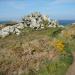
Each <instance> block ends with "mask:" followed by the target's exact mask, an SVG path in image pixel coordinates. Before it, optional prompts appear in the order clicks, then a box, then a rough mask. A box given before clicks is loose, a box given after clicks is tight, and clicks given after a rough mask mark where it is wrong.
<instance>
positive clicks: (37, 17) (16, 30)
mask: <svg viewBox="0 0 75 75" xmlns="http://www.w3.org/2000/svg"><path fill="white" fill-rule="evenodd" d="M25 27H30V28H33V29H35V30H38V29H44V28H49V27H59V25H58V23H57V21H56V20H52V19H49V18H48V16H45V15H42V14H40V13H37V12H36V13H32V14H30V15H27V16H25V17H23V18H22V21H21V22H19V23H18V24H15V25H11V26H6V27H3V28H2V29H0V37H5V36H8V35H9V34H11V33H13V34H16V35H19V34H20V33H21V31H20V30H21V29H23V28H25Z"/></svg>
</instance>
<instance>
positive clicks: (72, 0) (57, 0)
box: [52, 0, 75, 4]
mask: <svg viewBox="0 0 75 75" xmlns="http://www.w3.org/2000/svg"><path fill="white" fill-rule="evenodd" d="M65 3H75V0H55V1H53V3H52V4H65Z"/></svg>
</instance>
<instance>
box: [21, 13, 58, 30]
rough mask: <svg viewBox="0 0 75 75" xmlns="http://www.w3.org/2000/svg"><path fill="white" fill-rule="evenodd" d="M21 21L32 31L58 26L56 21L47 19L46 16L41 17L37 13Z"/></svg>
mask: <svg viewBox="0 0 75 75" xmlns="http://www.w3.org/2000/svg"><path fill="white" fill-rule="evenodd" d="M22 21H23V23H24V25H25V27H31V28H34V29H39V28H45V27H57V26H58V23H57V21H56V20H52V19H49V17H48V16H45V15H42V14H40V13H37V12H36V13H32V14H30V15H27V16H25V17H23V19H22Z"/></svg>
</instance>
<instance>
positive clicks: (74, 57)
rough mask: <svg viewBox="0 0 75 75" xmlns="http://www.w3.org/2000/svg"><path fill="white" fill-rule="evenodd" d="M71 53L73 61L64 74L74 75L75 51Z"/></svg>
mask: <svg viewBox="0 0 75 75" xmlns="http://www.w3.org/2000/svg"><path fill="white" fill-rule="evenodd" d="M72 54H73V63H72V65H71V66H70V67H69V69H68V71H67V73H66V75H75V52H72Z"/></svg>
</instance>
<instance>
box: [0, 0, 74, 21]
mask: <svg viewBox="0 0 75 75" xmlns="http://www.w3.org/2000/svg"><path fill="white" fill-rule="evenodd" d="M32 12H40V13H42V14H45V15H48V16H49V17H50V18H52V19H57V20H64V19H65V20H75V0H0V20H19V19H21V18H22V17H23V16H25V15H27V14H30V13H32Z"/></svg>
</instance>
